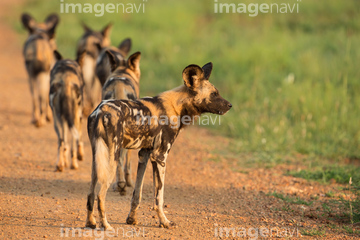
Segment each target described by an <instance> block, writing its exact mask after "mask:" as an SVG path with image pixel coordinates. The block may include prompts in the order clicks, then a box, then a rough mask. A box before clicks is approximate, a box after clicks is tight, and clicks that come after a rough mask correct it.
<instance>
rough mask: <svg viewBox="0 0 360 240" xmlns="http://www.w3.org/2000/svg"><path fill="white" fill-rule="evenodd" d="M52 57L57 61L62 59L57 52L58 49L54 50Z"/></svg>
mask: <svg viewBox="0 0 360 240" xmlns="http://www.w3.org/2000/svg"><path fill="white" fill-rule="evenodd" d="M54 57H55V59H56V61H59V60H61V59H63V57H62V56H61V54H60V53H59V52H58V50H54Z"/></svg>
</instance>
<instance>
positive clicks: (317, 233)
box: [301, 228, 326, 236]
mask: <svg viewBox="0 0 360 240" xmlns="http://www.w3.org/2000/svg"><path fill="white" fill-rule="evenodd" d="M325 233H326V232H325V229H321V228H320V229H311V230H302V231H301V234H302V235H304V236H323V235H325Z"/></svg>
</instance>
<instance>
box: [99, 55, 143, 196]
mask: <svg viewBox="0 0 360 240" xmlns="http://www.w3.org/2000/svg"><path fill="white" fill-rule="evenodd" d="M105 53H106V54H107V56H108V59H109V63H110V64H109V65H110V68H111V72H112V73H111V75H110V76H109V77H108V79H107V80H106V82H105V84H104V87H103V91H102V99H103V100H109V99H117V100H121V99H123V100H135V99H138V98H139V81H140V58H141V54H140V52H136V53H134V54H132V55H131V56H130V57H129V58H128V60H127V61H125V60H124V63H121V62H120V63H119V62H118V58H117V56H116V55H114V54H113V53H112V52H111V51H106V52H105ZM116 160H117V161H119V162H118V167H117V171H116V183H115V184H114V187H113V188H114V189H115V190H117V191H119V192H120V194H121V195H125V194H126V186H128V187H130V186H132V185H133V183H132V180H131V162H130V153H129V152H128V150H127V149H125V148H123V149H121V152H120V158H119V159H116Z"/></svg>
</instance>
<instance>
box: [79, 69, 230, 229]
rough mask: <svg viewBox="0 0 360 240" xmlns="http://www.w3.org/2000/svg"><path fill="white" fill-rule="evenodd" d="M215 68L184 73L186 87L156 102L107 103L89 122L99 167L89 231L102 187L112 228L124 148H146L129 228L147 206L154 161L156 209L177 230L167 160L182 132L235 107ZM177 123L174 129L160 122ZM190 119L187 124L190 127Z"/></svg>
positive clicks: (153, 99) (89, 204)
mask: <svg viewBox="0 0 360 240" xmlns="http://www.w3.org/2000/svg"><path fill="white" fill-rule="evenodd" d="M211 70H212V63H208V64H206V65H205V66H203V67H202V68H201V67H199V66H197V65H189V66H188V67H186V68H185V69H184V71H183V80H184V85H183V86H180V87H178V88H175V89H173V90H170V91H167V92H164V93H162V94H160V95H158V96H156V97H146V98H141V99H139V100H106V101H102V102H101V103H100V104H99V106H98V107H97V108H96V109H95V110H94V112H93V113H92V114H91V115H90V116H89V118H88V134H89V138H90V142H91V147H92V153H93V163H92V177H91V185H90V192H89V195H88V201H87V210H88V214H87V220H86V226H87V227H91V228H95V227H96V220H95V217H94V211H93V210H94V199H95V186H96V184H97V182H99V183H100V185H101V186H100V192H99V194H98V209H99V215H100V218H101V226H102V227H104V228H105V229H110V230H111V229H112V227H111V226H110V225H109V223H108V222H107V219H106V215H105V196H106V192H107V190H108V188H109V186H110V183H111V181H112V179H113V177H114V175H115V171H116V165H117V161H116V159H118V158H119V157H120V150H121V148H126V149H139V148H140V149H141V150H140V151H139V165H138V170H137V178H136V183H135V189H134V192H133V197H132V200H131V209H130V213H129V215H128V217H127V219H126V223H128V224H136V212H137V209H138V208H139V204H140V201H141V194H142V187H143V181H144V173H145V169H146V165H147V162H148V160H149V159H150V161H151V164H152V167H153V179H154V193H155V203H154V208H155V209H156V211H157V214H158V216H159V218H160V226H163V227H167V228H169V227H171V226H172V225H173V223H172V222H170V221H169V220H168V219H167V218H166V216H165V214H164V211H163V206H164V184H165V182H164V181H165V168H166V159H167V156H168V154H169V151H170V149H171V146H172V144H173V143H174V141H175V138H176V137H177V135H178V134H179V132H180V130H181V129H182V128H184V127H185V126H186V125H187V124H189V123H190V122H189V119H190V120H192V119H193V118H195V117H196V116H200V115H201V114H202V113H206V112H209V113H214V114H221V115H222V114H225V113H226V112H227V111H228V110H229V109H230V108H231V104H230V103H229V102H228V101H226V100H225V99H224V98H222V97H221V96H220V95H219V92H218V90H217V89H216V88H215V87H214V86H213V85H212V84H211V83H210V82H209V77H210V74H211ZM164 117H167V118H173V119H174V118H175V119H177V121H180V124H177V122H176V121H173V122H172V124H166V122H165V123H164V122H161V121H158V119H164ZM185 118H186V119H187V121H186V122H185V121H184V120H185ZM139 119H148V121H145V122H143V121H141V120H140V121H139Z"/></svg>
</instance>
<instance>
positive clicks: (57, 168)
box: [55, 166, 64, 172]
mask: <svg viewBox="0 0 360 240" xmlns="http://www.w3.org/2000/svg"><path fill="white" fill-rule="evenodd" d="M63 170H64V167H62V166H56V167H55V172H62V171H63Z"/></svg>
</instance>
